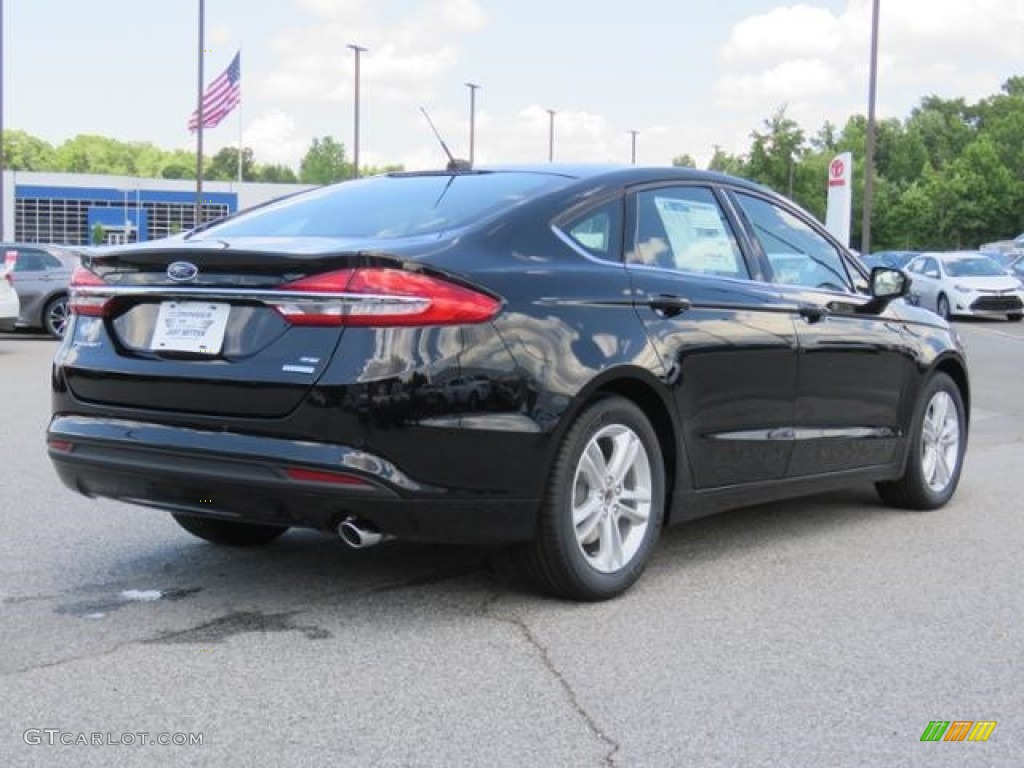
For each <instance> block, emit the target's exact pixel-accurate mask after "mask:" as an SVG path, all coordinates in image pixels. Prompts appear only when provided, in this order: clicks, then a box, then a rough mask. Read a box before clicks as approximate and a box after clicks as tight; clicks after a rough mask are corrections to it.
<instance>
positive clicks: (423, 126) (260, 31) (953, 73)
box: [0, 0, 1024, 169]
mask: <svg viewBox="0 0 1024 768" xmlns="http://www.w3.org/2000/svg"><path fill="white" fill-rule="evenodd" d="M0 3H2V6H3V14H4V18H3V22H4V23H3V44H4V48H3V96H2V98H3V109H4V112H3V122H4V127H5V128H6V129H8V130H11V129H21V130H25V131H27V132H28V133H30V134H32V135H35V136H38V137H40V138H43V139H45V140H47V141H49V142H50V143H52V144H59V143H61V142H63V141H64V140H66V139H68V138H72V137H74V136H76V135H78V134H83V133H84V134H100V135H105V136H110V137H113V138H116V139H119V140H122V141H132V142H152V143H154V144H156V145H157V146H159V147H161V148H163V149H176V148H181V149H189V150H194V148H195V139H194V136H193V134H190V133H189V132H188V130H187V122H188V118H189V115H190V114H191V112H192V110H193V109H194V108H195V104H196V94H197V86H198V83H197V74H198V50H199V48H198V34H197V30H198V16H199V14H198V8H199V0H90V2H81V1H80V0H0ZM880 6H881V13H880V18H879V22H880V34H879V75H878V114H879V116H880V117H883V118H884V117H897V118H904V117H906V116H908V115H909V114H910V111H911V109H913V107H914V106H916V105H917V104H918V103H919V102H920V100H921V98H922V97H924V96H927V95H932V94H936V95H939V96H943V97H951V98H956V97H963V98H966V99H967V100H968V101H973V100H977V99H980V98H984V97H985V96H989V95H992V94H994V93H997V92H998V91H999V88H1000V86H1001V85H1002V84H1003V82H1005V81H1006V80H1007V79H1008V78H1009V77H1011V76H1014V75H1024V42H1022V40H1024V0H881V2H880ZM205 17H206V23H205V30H206V34H205V40H206V44H205V46H204V49H205V54H204V56H205V58H204V62H205V63H204V67H205V75H206V76H205V81H206V82H209V81H210V80H212V79H213V78H214V77H216V76H217V74H219V73H220V72H221V71H223V70H224V69H225V68H226V67H227V65H228V63H229V62H230V60H231V57H232V56H233V55H234V53H235V51H236V50H238V49H239V48H241V51H242V57H241V62H242V106H241V109H240V110H239V113H240V119H239V115H238V114H232V115H231V116H229V117H228V118H227V119H225V121H224V122H223V123H221V124H220V125H219V126H218V127H216V128H213V129H208V130H207V131H206V132H205V134H204V143H205V150H206V154H208V155H209V154H212V153H213V152H215V151H217V150H218V149H220V148H221V147H224V146H237V145H238V141H239V137H240V136H241V138H242V141H243V143H244V145H245V146H248V147H252V148H253V150H254V153H255V159H256V162H258V163H285V164H287V165H290V166H292V167H293V168H297V167H298V163H299V161H300V160H301V158H302V156H303V155H304V154H305V152H306V150H307V149H308V147H309V145H310V142H311V140H312V139H313V138H314V137H323V136H328V135H330V136H332V137H334V138H335V139H336V140H338V141H341V142H343V143H344V144H345V145H346V147H348V148H349V150H350V151H351V147H352V142H353V133H354V124H353V123H354V81H355V78H354V63H355V61H354V59H355V56H354V54H353V51H352V50H350V49H349V48H348V47H347V46H348V45H350V44H355V45H359V46H363V47H365V48H366V49H367V51H366V52H365V53H363V54H362V56H361V60H360V71H361V74H360V114H361V117H360V160H361V165H364V166H365V165H383V164H391V163H401V164H404V165H405V166H406V168H408V169H424V168H436V167H440V166H441V165H443V163H444V161H445V158H444V156H443V155H442V153H441V150H440V148H439V146H438V145H437V143H436V140H435V139H434V138H433V135H432V134H431V132H430V129H429V127H428V125H427V123H426V121H425V120H424V118H423V116H422V114H421V113H420V107H421V106H422V107H425V108H426V109H427V111H428V112H429V113H430V115H431V117H432V118H433V120H434V122H435V123H436V125H437V127H438V129H439V130H440V132H441V134H442V136H443V137H444V138H445V140H446V142H447V143H448V145H449V147H450V148H451V149H452V151H453V153H454V154H456V155H458V156H461V157H468V155H469V122H470V121H469V114H470V89H469V88H468V87H467V86H466V83H467V82H473V83H476V84H479V86H480V88H479V89H478V90H477V91H476V141H475V155H476V162H477V164H478V165H481V164H487V163H511V162H545V161H547V158H548V141H549V136H548V130H549V120H550V119H551V118H550V116H549V112H548V110H554V111H555V116H554V156H555V160H556V162H557V161H566V162H602V163H603V162H629V161H630V153H631V140H632V139H631V134H630V131H637V134H636V156H637V158H636V159H637V163H638V164H644V165H664V164H668V163H670V162H671V160H672V158H673V157H676V156H678V155H681V154H684V153H686V154H689V155H691V156H692V157H694V158H696V160H697V161H698V163H700V164H701V165H704V164H705V163H706V162H707V160H708V159H709V158H710V156H711V154H712V153H713V151H714V147H715V146H716V145H717V146H720V147H722V148H723V149H725V150H726V151H729V152H734V153H737V152H743V151H745V150H746V149H748V147H749V143H750V133H751V131H753V130H757V129H760V128H761V127H762V123H763V121H764V120H765V119H766V118H768V117H769V116H770V115H771V114H772V113H774V112H775V111H776V110H778V109H779V108H780V107H783V106H785V108H786V110H787V115H789V116H790V117H792V118H793V119H795V120H796V121H797V122H798V123H799V124H800V126H801V127H803V128H804V130H805V131H806V132H807V133H808V134H813V133H815V132H816V131H817V130H818V129H819V128H821V127H822V125H823V124H824V123H825V121H826V120H829V121H832V122H833V123H835V124H837V125H842V124H843V123H844V122H845V121H846V119H847V118H848V117H850V116H851V115H854V114H866V112H867V94H868V62H869V51H870V22H871V0H804V2H782V1H780V0H717V2H716V1H715V0H631V1H630V2H618V3H612V2H595V0H558V2H555V0H547V1H546V2H539V1H538V0H275V2H259V0H206V2H205Z"/></svg>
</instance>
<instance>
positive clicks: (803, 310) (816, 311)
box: [797, 304, 829, 323]
mask: <svg viewBox="0 0 1024 768" xmlns="http://www.w3.org/2000/svg"><path fill="white" fill-rule="evenodd" d="M797 311H798V312H799V313H800V317H802V318H803V319H804V320H806V321H807V322H808V323H817V322H818V321H819V320H821V319H822V318H823V317H827V316H828V314H829V312H828V309H827V308H826V307H819V306H817V305H816V304H802V305H800V309H799V310H797Z"/></svg>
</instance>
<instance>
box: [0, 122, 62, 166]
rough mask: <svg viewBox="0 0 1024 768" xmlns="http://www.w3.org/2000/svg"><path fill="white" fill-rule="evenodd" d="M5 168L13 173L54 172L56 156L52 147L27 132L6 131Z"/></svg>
mask: <svg viewBox="0 0 1024 768" xmlns="http://www.w3.org/2000/svg"><path fill="white" fill-rule="evenodd" d="M3 143H4V168H5V169H7V170H11V171H50V170H53V166H54V163H55V158H56V154H55V152H54V149H53V147H52V146H50V145H49V144H48V143H46V142H45V141H43V140H42V139H37V138H36V137H35V136H30V135H29V134H27V133H25V131H4V134H3Z"/></svg>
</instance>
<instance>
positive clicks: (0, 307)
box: [0, 262, 21, 331]
mask: <svg viewBox="0 0 1024 768" xmlns="http://www.w3.org/2000/svg"><path fill="white" fill-rule="evenodd" d="M20 312H21V302H20V300H19V299H18V292H17V291H16V290H15V289H14V280H13V278H12V277H11V268H10V267H9V266H8V265H6V264H3V263H2V262H0V331H13V330H14V328H15V326H16V325H17V323H18V314H19V313H20Z"/></svg>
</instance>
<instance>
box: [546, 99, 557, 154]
mask: <svg viewBox="0 0 1024 768" xmlns="http://www.w3.org/2000/svg"><path fill="white" fill-rule="evenodd" d="M555 114H556V113H555V110H553V109H549V110H548V162H549V163H553V162H555Z"/></svg>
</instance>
